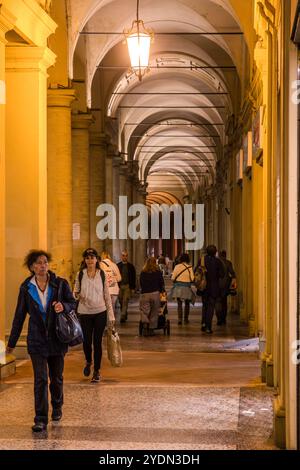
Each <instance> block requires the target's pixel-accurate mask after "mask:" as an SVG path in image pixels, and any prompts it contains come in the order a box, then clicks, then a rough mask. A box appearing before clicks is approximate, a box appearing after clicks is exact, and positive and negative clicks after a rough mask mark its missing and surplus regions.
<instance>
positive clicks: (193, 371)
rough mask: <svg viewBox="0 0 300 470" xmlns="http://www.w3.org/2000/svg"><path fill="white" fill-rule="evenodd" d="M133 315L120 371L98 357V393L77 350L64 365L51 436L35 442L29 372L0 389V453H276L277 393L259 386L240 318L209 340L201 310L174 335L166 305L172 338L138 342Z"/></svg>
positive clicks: (24, 369)
mask: <svg viewBox="0 0 300 470" xmlns="http://www.w3.org/2000/svg"><path fill="white" fill-rule="evenodd" d="M131 310H132V311H131V316H130V318H129V321H128V323H127V324H125V325H122V326H121V327H119V330H120V335H121V340H122V346H123V353H124V366H123V367H122V368H119V369H114V368H112V367H110V366H109V364H108V363H107V359H106V357H105V356H106V354H104V359H103V370H102V374H103V377H104V378H103V381H102V382H101V383H100V384H97V385H92V384H90V383H89V382H88V380H87V379H84V378H83V377H82V364H83V356H82V352H81V351H80V350H78V351H77V350H75V351H74V350H72V352H71V353H70V354H69V355H68V356H67V359H66V370H65V405H64V410H63V411H64V416H63V420H62V422H61V423H59V424H53V423H50V424H49V426H48V431H47V433H42V434H41V435H38V436H35V435H32V433H31V424H32V415H33V410H32V406H33V384H32V372H31V366H30V363H29V362H27V363H25V364H24V363H23V364H22V365H21V367H19V368H18V369H17V374H16V375H15V376H13V377H11V378H9V379H7V380H6V381H5V383H2V384H1V385H0V449H36V450H39V449H91V450H94V449H99V450H103V449H105V450H109V449H120V450H126V449H128V450H132V449H145V450H147V449H148V450H163V449H165V450H204V449H207V450H209V449H220V450H224V449H230V450H233V449H274V448H275V447H274V445H273V443H272V425H273V412H272V399H273V390H271V389H268V388H266V387H265V386H264V385H261V384H260V381H259V364H260V363H259V359H258V355H257V352H256V349H257V344H254V343H253V342H252V343H251V342H249V346H247V347H246V349H245V344H248V340H247V332H246V330H245V328H244V327H243V326H242V325H240V324H239V321H238V318H237V317H236V316H231V317H230V320H229V322H228V326H226V327H220V328H217V327H215V333H214V335H213V336H212V337H207V336H205V335H203V334H201V333H200V328H199V326H200V314H199V311H198V306H197V307H196V308H195V309H194V311H192V313H191V316H190V324H189V325H186V326H183V327H178V326H177V322H176V312H175V309H174V306H172V305H171V306H170V308H169V310H170V314H169V317H170V319H171V323H172V333H171V336H170V337H169V338H168V337H164V336H163V332H162V331H157V332H156V336H155V337H153V338H141V337H139V336H138V334H137V324H138V308H137V304H134V303H133V304H132V305H131ZM228 345H229V348H228V347H227V348H226V346H228ZM236 345H237V346H236ZM240 345H242V346H240ZM243 348H244V349H243ZM247 348H248V349H247ZM243 350H246V351H250V352H244V353H242V352H241V351H243ZM229 351H232V352H229Z"/></svg>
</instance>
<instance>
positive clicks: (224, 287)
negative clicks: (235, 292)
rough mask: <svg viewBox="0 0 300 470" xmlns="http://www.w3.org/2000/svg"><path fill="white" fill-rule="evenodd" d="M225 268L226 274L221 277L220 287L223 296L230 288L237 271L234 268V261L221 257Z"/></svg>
mask: <svg viewBox="0 0 300 470" xmlns="http://www.w3.org/2000/svg"><path fill="white" fill-rule="evenodd" d="M219 259H220V261H221V263H223V267H224V270H225V276H224V277H223V278H222V279H220V288H221V291H222V296H224V295H227V294H228V291H229V289H230V285H231V282H232V279H235V278H236V274H235V271H234V269H233V265H232V262H231V261H229V259H225V258H219Z"/></svg>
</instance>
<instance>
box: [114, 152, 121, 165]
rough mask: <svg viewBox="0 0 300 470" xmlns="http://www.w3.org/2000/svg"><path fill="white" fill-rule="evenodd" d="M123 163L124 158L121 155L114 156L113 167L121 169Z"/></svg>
mask: <svg viewBox="0 0 300 470" xmlns="http://www.w3.org/2000/svg"><path fill="white" fill-rule="evenodd" d="M122 163H123V158H122V157H121V155H120V154H118V155H114V156H113V166H114V167H116V168H119V167H120V166H121V165H122Z"/></svg>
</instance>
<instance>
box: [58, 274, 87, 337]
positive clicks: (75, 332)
mask: <svg viewBox="0 0 300 470" xmlns="http://www.w3.org/2000/svg"><path fill="white" fill-rule="evenodd" d="M61 291H62V282H60V284H59V287H58V302H61V301H62V298H61V297H62V295H61ZM56 335H57V338H58V339H59V341H60V342H61V343H64V344H68V345H69V346H77V345H78V344H81V343H83V332H82V328H81V325H80V322H79V320H78V318H77V315H76V312H75V310H71V311H70V312H62V313H59V314H56Z"/></svg>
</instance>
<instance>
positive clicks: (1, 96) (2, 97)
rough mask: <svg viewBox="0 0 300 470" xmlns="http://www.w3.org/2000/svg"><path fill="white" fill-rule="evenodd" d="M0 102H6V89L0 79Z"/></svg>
mask: <svg viewBox="0 0 300 470" xmlns="http://www.w3.org/2000/svg"><path fill="white" fill-rule="evenodd" d="M0 104H6V90H5V82H4V81H3V80H0Z"/></svg>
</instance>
